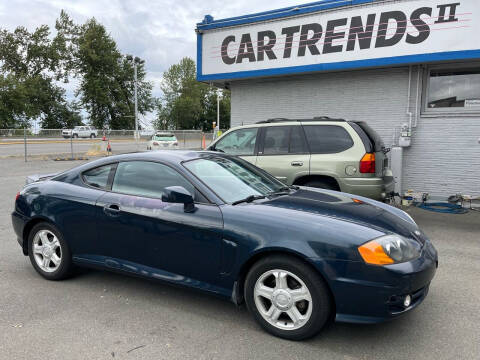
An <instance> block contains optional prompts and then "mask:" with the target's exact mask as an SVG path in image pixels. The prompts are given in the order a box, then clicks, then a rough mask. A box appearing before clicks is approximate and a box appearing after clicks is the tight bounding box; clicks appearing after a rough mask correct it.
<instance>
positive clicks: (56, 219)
mask: <svg viewBox="0 0 480 360" xmlns="http://www.w3.org/2000/svg"><path fill="white" fill-rule="evenodd" d="M29 182H30V183H29V184H27V185H26V186H25V188H24V189H23V190H22V191H21V192H20V193H18V194H17V198H16V202H15V211H14V212H13V214H12V221H13V227H14V228H15V232H16V233H17V235H18V242H19V243H20V245H21V247H22V249H23V253H24V254H25V255H28V256H29V257H30V260H31V262H32V265H33V267H34V268H35V269H36V270H37V271H38V272H39V273H40V274H41V275H42V276H43V277H44V278H46V279H49V280H59V279H63V278H65V277H67V276H68V275H69V274H71V271H72V268H73V266H74V265H79V266H88V267H96V268H102V269H109V270H113V271H119V272H124V273H128V274H134V275H138V276H142V277H146V278H152V279H159V280H163V281H166V282H169V283H172V284H179V285H186V286H190V287H193V288H197V289H201V290H204V291H208V292H211V293H214V294H217V295H219V296H222V297H225V298H229V299H231V300H232V301H233V302H234V303H235V304H241V303H242V302H245V303H246V305H247V307H248V309H249V310H250V311H251V313H252V314H253V316H254V317H255V319H256V320H257V321H258V322H259V323H260V325H261V326H263V327H264V328H265V329H266V330H267V331H269V332H271V333H273V334H274V335H277V336H280V337H284V338H288V339H293V340H299V339H304V338H307V337H310V336H312V335H314V334H316V333H317V332H318V331H319V330H320V329H321V328H322V327H323V326H324V325H325V323H326V322H327V321H328V319H329V318H334V317H335V318H336V320H337V321H344V322H356V323H375V322H380V321H384V320H388V319H392V318H394V317H397V316H399V315H401V314H404V313H406V312H408V311H410V310H412V309H413V308H415V307H416V306H417V305H419V304H420V303H421V302H422V300H423V299H424V298H425V296H426V295H427V292H428V288H429V285H430V281H431V280H432V278H433V276H434V274H435V271H436V268H437V266H438V260H437V252H436V250H435V248H434V247H433V245H432V244H431V242H430V240H429V239H428V238H427V237H426V235H425V234H424V233H423V232H422V231H421V230H420V229H419V228H418V226H417V225H416V224H415V222H414V221H413V220H412V218H411V217H410V216H409V215H408V214H406V213H405V212H403V211H401V210H399V209H397V208H394V207H390V206H388V205H385V204H383V203H380V202H376V201H373V200H369V199H366V198H362V197H358V196H355V195H349V194H344V193H340V192H335V191H330V190H321V189H313V188H306V187H296V186H290V187H288V186H285V185H284V184H282V183H281V182H279V181H278V180H276V179H275V178H274V177H272V176H271V175H269V174H267V173H266V172H264V171H263V170H260V169H258V168H257V167H255V166H253V165H251V164H250V163H248V162H246V161H244V160H241V159H239V158H236V157H232V156H227V155H224V154H220V153H214V152H193V151H162V152H154V153H138V154H129V155H120V156H113V157H107V158H103V159H100V160H96V161H93V162H91V163H88V164H85V165H82V166H79V167H76V168H74V169H72V170H69V171H66V172H64V173H60V174H54V175H52V174H51V175H49V176H45V177H43V178H42V177H39V176H37V177H34V178H30V179H29Z"/></svg>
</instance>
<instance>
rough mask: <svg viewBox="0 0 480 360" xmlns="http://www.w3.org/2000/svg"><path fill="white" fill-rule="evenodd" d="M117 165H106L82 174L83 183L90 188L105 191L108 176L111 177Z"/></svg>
mask: <svg viewBox="0 0 480 360" xmlns="http://www.w3.org/2000/svg"><path fill="white" fill-rule="evenodd" d="M116 166H117V164H108V165H104V166H99V167H96V168H94V169H90V170H87V171H85V172H83V174H82V177H83V181H84V182H85V183H86V184H87V185H90V186H93V187H96V188H98V189H102V190H106V189H108V186H109V179H110V176H113V173H114V171H115V167H116Z"/></svg>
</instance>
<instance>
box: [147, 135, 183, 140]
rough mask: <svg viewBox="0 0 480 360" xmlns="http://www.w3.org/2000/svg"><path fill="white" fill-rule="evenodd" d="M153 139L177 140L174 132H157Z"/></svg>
mask: <svg viewBox="0 0 480 360" xmlns="http://www.w3.org/2000/svg"><path fill="white" fill-rule="evenodd" d="M152 140H157V141H176V140H177V138H176V137H175V135H173V134H155V135H154V136H153V139H152Z"/></svg>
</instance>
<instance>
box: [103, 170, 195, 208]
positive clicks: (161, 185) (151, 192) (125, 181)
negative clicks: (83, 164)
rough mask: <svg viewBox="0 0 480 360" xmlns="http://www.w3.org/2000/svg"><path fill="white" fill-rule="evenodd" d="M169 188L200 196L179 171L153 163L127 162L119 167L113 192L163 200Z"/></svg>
mask: <svg viewBox="0 0 480 360" xmlns="http://www.w3.org/2000/svg"><path fill="white" fill-rule="evenodd" d="M169 186H183V187H184V188H185V189H186V190H188V191H189V192H190V194H192V196H194V198H195V200H196V201H200V202H204V201H202V199H198V197H199V195H198V193H197V192H196V190H195V188H194V186H193V185H192V184H191V183H190V182H189V181H187V180H186V179H185V178H184V177H183V176H182V175H180V174H179V173H178V172H177V171H175V170H173V169H172V168H170V167H169V166H167V165H163V164H159V163H156V162H151V161H126V162H121V163H119V164H118V166H117V171H116V172H115V178H114V180H113V184H112V191H114V192H118V193H122V194H129V195H136V196H146V197H153V198H161V197H162V194H163V190H164V189H165V188H167V187H169Z"/></svg>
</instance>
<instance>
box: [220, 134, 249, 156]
mask: <svg viewBox="0 0 480 360" xmlns="http://www.w3.org/2000/svg"><path fill="white" fill-rule="evenodd" d="M257 132H258V128H245V129H239V130H235V131H233V132H231V133H230V134H227V135H225V137H224V138H222V139H220V140H219V141H218V143H216V144H215V150H220V151H223V152H224V153H227V154H231V155H254V153H255V142H256V140H257Z"/></svg>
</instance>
